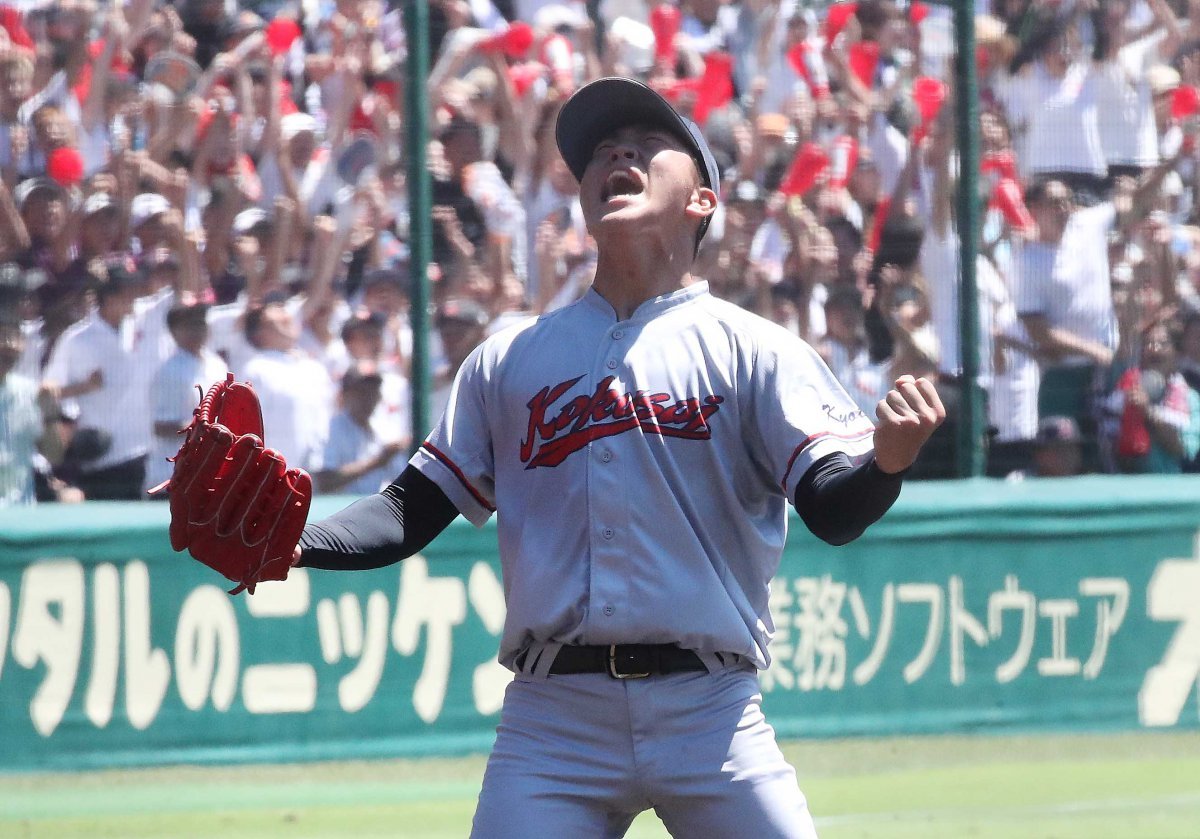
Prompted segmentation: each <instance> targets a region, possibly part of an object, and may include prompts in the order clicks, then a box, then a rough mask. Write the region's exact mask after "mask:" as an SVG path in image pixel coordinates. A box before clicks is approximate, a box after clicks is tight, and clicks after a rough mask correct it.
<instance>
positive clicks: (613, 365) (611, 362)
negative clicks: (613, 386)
mask: <svg viewBox="0 0 1200 839" xmlns="http://www.w3.org/2000/svg"><path fill="white" fill-rule="evenodd" d="M605 366H606V367H607V368H608V369H609V370H616V369H617V360H616V359H615V358H610V359H609V360H608V361H607V362H606V363H605Z"/></svg>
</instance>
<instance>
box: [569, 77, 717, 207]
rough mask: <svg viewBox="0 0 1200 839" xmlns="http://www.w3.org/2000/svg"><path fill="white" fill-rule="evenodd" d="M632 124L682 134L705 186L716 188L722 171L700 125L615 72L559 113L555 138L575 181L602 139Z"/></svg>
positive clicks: (583, 91)
mask: <svg viewBox="0 0 1200 839" xmlns="http://www.w3.org/2000/svg"><path fill="white" fill-rule="evenodd" d="M630 125H652V126H656V127H659V128H663V129H666V130H667V131H669V132H671V134H673V135H674V136H676V137H678V138H679V140H680V142H682V143H683V144H684V145H685V146H687V148H688V152H689V153H690V154H691V155H692V157H693V158H694V159H695V160H696V163H697V165H698V167H699V169H700V176H701V177H702V178H703V179H704V181H705V186H707V187H708V188H709V189H712V190H714V191H716V189H717V185H718V183H719V182H720V175H719V173H718V172H717V165H716V161H715V160H713V158H712V152H710V151H708V146H707V144H706V143H705V142H704V138H703V136H702V135H701V134H700V129H699V127H698V126H696V124H695V123H694V122H691V121H690V120H686V119H684V118H683V117H681V116H680V115H679V114H678V113H676V111H675V109H674V108H672V107H671V105H670V103H669V102H667V100H666V99H664V98H663V97H662V96H660V95H659V94H658V93H656V92H655V91H654V90H652V89H651V88H649V87H647V86H646V85H644V84H642V83H641V82H639V81H635V80H634V79H625V78H620V77H615V76H614V77H609V78H605V79H597V80H596V81H594V82H591V83H590V84H586V85H584V86H583V87H581V88H580V89H579V90H577V91H576V92H575V94H574V95H573V96H572V97H571V98H570V99H568V100H567V102H566V104H565V105H563V107H562V111H560V112H559V115H558V124H557V125H556V127H555V131H554V136H555V140H556V141H557V143H558V151H559V153H560V154H561V155H562V157H563V160H564V161H566V164H567V168H568V169H570V170H571V174H572V175H574V176H575V180H577V181H579V180H583V172H584V170H585V169H586V168H587V165H588V161H590V160H591V158H592V152H594V151H595V150H596V146H598V145H599V144H600V141H601V140H603V139H604V138H605V137H608V136H609V135H611V134H612V133H613V132H614V131H618V130H620V129H622V128H625V127H627V126H630Z"/></svg>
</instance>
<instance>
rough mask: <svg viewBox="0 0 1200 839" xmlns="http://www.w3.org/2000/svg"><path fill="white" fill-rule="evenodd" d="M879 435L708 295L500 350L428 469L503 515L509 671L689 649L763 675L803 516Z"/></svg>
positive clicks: (474, 510) (482, 508)
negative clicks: (793, 533) (631, 649)
mask: <svg viewBox="0 0 1200 839" xmlns="http://www.w3.org/2000/svg"><path fill="white" fill-rule="evenodd" d="M873 430H874V426H873V424H872V423H871V421H870V420H869V419H868V418H867V417H866V416H865V415H864V414H863V412H862V411H861V410H859V408H858V407H857V406H856V405H855V403H854V401H853V400H852V399H851V398H850V397H849V396H848V395H847V394H846V392H845V391H844V390H843V389H842V387H841V386H840V385H839V384H838V382H837V380H836V379H835V378H834V377H833V375H832V374H831V373H830V372H829V370H828V368H827V367H826V366H825V364H824V363H823V362H822V361H821V359H820V358H819V357H818V356H817V354H816V353H815V352H814V351H813V350H812V348H810V347H809V346H808V345H807V344H806V343H804V342H803V341H801V340H800V339H799V338H797V337H795V336H793V335H792V334H790V333H788V332H787V331H786V330H784V329H782V328H781V327H779V326H777V325H775V324H772V323H770V322H768V321H766V320H764V319H762V318H759V317H757V316H755V315H753V314H750V313H748V312H746V311H745V310H743V309H740V308H738V307H736V306H734V305H732V304H729V303H726V302H724V301H722V300H719V299H717V298H715V297H713V296H712V295H710V294H709V292H708V286H707V284H706V283H696V284H694V285H691V286H689V287H687V288H684V289H681V290H679V291H676V292H673V293H671V294H667V295H664V296H662V297H657V298H654V299H652V300H649V301H647V302H645V303H643V304H642V305H641V306H640V307H639V308H638V309H637V310H636V312H635V313H634V314H633V316H632V317H631V318H629V319H628V320H624V321H618V320H617V318H616V316H615V313H614V311H613V309H612V307H611V306H610V305H609V304H608V302H607V301H605V300H604V298H602V297H601V296H600V295H598V294H597V293H596V292H595V291H589V292H587V293H586V294H585V295H584V297H583V298H582V299H580V300H579V301H578V302H576V303H575V304H573V305H571V306H568V307H566V308H564V309H560V310H558V311H556V312H553V313H551V314H549V315H545V316H543V317H541V318H538V319H536V320H531V321H528V322H526V323H523V324H519V325H517V326H514V327H512V328H510V329H507V330H505V331H503V332H501V333H498V334H496V335H494V336H492V337H491V338H489V339H488V340H486V341H485V342H484V343H483V344H482V345H480V346H479V347H478V348H477V349H476V350H475V351H474V352H473V353H472V355H471V356H470V357H469V358H468V359H467V361H466V362H465V363H464V364H463V366H462V368H461V369H460V370H459V372H458V375H457V377H456V379H455V382H454V386H453V390H452V394H451V397H450V402H449V405H448V407H447V409H446V412H445V414H444V416H443V417H442V419H441V421H440V423H439V424H438V425H437V427H436V428H435V429H434V431H433V433H432V434H431V435H430V437H429V438H428V440H427V441H426V442H425V443H424V444H422V446H421V447H420V449H419V450H418V451H417V453H416V454H415V455H414V456H413V459H412V464H413V465H414V466H415V467H416V468H417V469H419V470H420V471H421V472H422V473H424V474H425V475H426V476H428V477H429V478H430V479H432V480H433V481H434V482H436V483H437V484H438V486H439V487H441V489H442V490H443V491H444V492H445V493H446V495H447V496H448V497H449V498H450V500H451V501H452V502H453V503H454V504H455V506H457V507H458V509H459V511H460V512H461V513H462V514H463V515H464V516H465V517H466V518H467V519H469V520H470V521H471V522H473V523H474V524H476V525H482V524H483V523H484V522H486V521H487V520H488V518H489V517H490V516H491V514H492V513H493V512H498V514H499V518H498V531H499V544H500V556H501V562H502V565H503V575H504V587H505V593H506V599H507V604H508V614H507V619H506V623H505V627H504V634H503V637H502V639H501V642H500V661H501V663H502V664H504V665H505V666H507V667H509V668H511V669H514V670H518V671H522V672H533V671H534V668H535V667H536V666H537V662H536V661H535V659H538V658H540V659H544V660H545V661H544V668H548V667H549V659H551V658H553V653H554V652H556V651H557V649H558V647H559V646H561V645H562V644H621V643H647V644H653V643H677V644H679V645H680V646H682V647H684V648H688V649H693V650H697V651H700V652H707V653H736V654H738V655H741V656H744V657H745V658H746V659H747V660H749V661H751V662H753V663H754V664H755V665H756V666H757V667H759V668H765V667H766V666H767V665H768V664H769V662H770V658H769V655H768V653H767V645H768V643H769V641H770V639H771V635H772V633H773V626H772V623H771V616H770V613H769V611H768V608H767V600H768V594H769V586H770V581H771V578H772V576H773V575H774V573H775V572H776V570H777V568H778V565H779V560H780V555H781V553H782V550H783V546H784V541H785V539H786V536H787V504H788V499H789V498H792V497H794V495H795V490H796V484H797V482H798V481H799V480H800V478H801V476H802V475H803V474H804V473H805V471H806V470H807V469H808V468H809V467H810V466H811V465H812V464H813V463H814V462H815V461H816V460H818V459H820V458H822V457H824V456H826V455H828V454H831V453H833V452H836V451H842V452H845V453H846V454H847V455H849V456H851V457H857V456H860V455H866V454H868V453H869V452H870V451H871V449H872V434H873ZM547 651H549V652H550V653H551V654H550V655H544V654H543V653H545V652H547ZM537 669H539V670H540V669H543V668H537Z"/></svg>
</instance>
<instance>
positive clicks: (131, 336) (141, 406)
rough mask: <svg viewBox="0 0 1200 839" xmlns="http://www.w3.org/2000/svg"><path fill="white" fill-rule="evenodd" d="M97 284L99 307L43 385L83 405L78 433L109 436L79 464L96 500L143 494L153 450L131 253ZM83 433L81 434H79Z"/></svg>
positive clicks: (70, 337)
mask: <svg viewBox="0 0 1200 839" xmlns="http://www.w3.org/2000/svg"><path fill="white" fill-rule="evenodd" d="M105 273H106V276H105V278H104V280H103V281H102V282H99V283H97V284H96V286H95V288H96V309H95V311H94V312H93V313H92V314H91V315H90V316H89V317H87V318H85V319H84V320H83V321H81V322H80V323H79V324H77V325H75V326H73V327H71V328H70V329H68V330H67V332H66V333H64V335H63V336H62V338H61V339H60V340H59V342H58V344H57V345H56V346H55V348H54V351H53V353H52V354H51V356H50V361H49V363H48V364H47V365H46V370H45V374H44V378H43V386H45V387H46V388H47V389H48V390H49V391H50V392H51V393H53V394H55V395H56V397H57V398H58V399H60V400H67V399H70V400H73V401H74V402H75V404H77V406H78V412H79V419H78V430H83V429H85V428H86V429H90V430H92V431H93V432H95V433H96V434H97V436H98V437H99V438H101V439H107V440H109V441H110V442H109V444H108V445H107V446H106V447H104V448H103V449H102V450H93V451H91V452H90V453H89V454H90V457H89V458H88V459H87V460H86V462H83V463H80V464H78V467H79V487H80V489H82V490H83V492H84V494H85V495H86V496H87V497H88V498H90V499H111V500H126V501H136V500H140V499H141V498H142V489H143V485H144V483H143V482H144V480H145V477H146V453H147V451H148V450H149V448H150V442H151V430H150V411H149V400H148V394H149V379H150V376H151V375H152V374H153V368H150V369H147V365H145V364H144V363H142V358H141V357H140V355H139V347H138V339H139V333H140V330H141V323H140V319H139V318H136V317H134V303H135V301H136V299H137V296H138V293H139V291H140V286H141V283H140V280H139V279H138V278H137V276H136V275H135V273H134V268H133V265H132V262H131V260H129V259H128V258H126V259H124V260H121V261H118V262H115V263H110V264H108V265H106V266H105ZM77 433H78V431H77Z"/></svg>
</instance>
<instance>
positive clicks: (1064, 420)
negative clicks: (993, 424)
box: [1010, 414, 1084, 478]
mask: <svg viewBox="0 0 1200 839" xmlns="http://www.w3.org/2000/svg"><path fill="white" fill-rule="evenodd" d="M1030 468H1031V472H1030V475H1031V476H1032V477H1037V478H1067V477H1070V476H1072V475H1082V474H1083V471H1084V469H1083V435H1082V434H1080V431H1079V425H1078V423H1076V422H1075V420H1074V419H1072V418H1071V417H1064V416H1061V415H1058V414H1054V415H1051V416H1048V417H1043V418H1042V419H1041V420H1039V421H1038V430H1037V436H1036V437H1035V438H1034V441H1033V454H1032V463H1031V464H1030ZM1023 474H1024V473H1022V472H1017V473H1015V474H1014V475H1010V477H1019V476H1022V475H1023Z"/></svg>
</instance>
